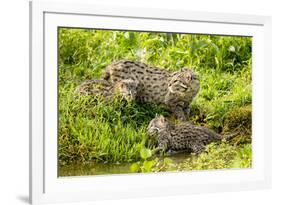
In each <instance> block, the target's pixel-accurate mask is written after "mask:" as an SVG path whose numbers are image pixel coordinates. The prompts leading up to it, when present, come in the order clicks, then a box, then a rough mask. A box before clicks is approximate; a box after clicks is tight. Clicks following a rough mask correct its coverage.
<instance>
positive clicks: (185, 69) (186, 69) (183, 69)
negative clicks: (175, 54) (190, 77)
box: [181, 68, 189, 72]
mask: <svg viewBox="0 0 281 205" xmlns="http://www.w3.org/2000/svg"><path fill="white" fill-rule="evenodd" d="M181 71H182V72H186V71H189V69H188V68H181Z"/></svg>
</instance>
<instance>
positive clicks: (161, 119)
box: [159, 115, 166, 123]
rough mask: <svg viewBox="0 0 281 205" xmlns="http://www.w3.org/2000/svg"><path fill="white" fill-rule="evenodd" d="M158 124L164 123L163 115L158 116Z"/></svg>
mask: <svg viewBox="0 0 281 205" xmlns="http://www.w3.org/2000/svg"><path fill="white" fill-rule="evenodd" d="M159 119H160V122H162V123H164V122H165V121H166V119H165V117H164V116H163V115H160V116H159Z"/></svg>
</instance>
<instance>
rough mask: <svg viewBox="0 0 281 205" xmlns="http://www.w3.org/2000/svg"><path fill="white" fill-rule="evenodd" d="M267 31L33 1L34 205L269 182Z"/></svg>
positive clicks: (175, 14) (212, 18)
mask: <svg viewBox="0 0 281 205" xmlns="http://www.w3.org/2000/svg"><path fill="white" fill-rule="evenodd" d="M270 32H271V19H270V17H265V16H254V15H237V14H217V13H208V12H189V11H174V10H161V9H150V8H147V9H144V8H143V9H140V8H122V7H106V6H97V5H91V4H81V3H61V2H55V3H54V2H48V1H36V2H30V201H31V203H32V204H42V203H49V202H68V201H69V202H70V201H84V200H101V199H118V198H126V197H145V196H162V195H177V194H190V193H206V192H217V191H239V190H249V189H258V188H268V187H270V184H271V154H270V153H271V60H270V58H271V53H270V52H271V33H270ZM70 196H71V197H70Z"/></svg>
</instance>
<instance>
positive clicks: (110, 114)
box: [59, 29, 252, 170]
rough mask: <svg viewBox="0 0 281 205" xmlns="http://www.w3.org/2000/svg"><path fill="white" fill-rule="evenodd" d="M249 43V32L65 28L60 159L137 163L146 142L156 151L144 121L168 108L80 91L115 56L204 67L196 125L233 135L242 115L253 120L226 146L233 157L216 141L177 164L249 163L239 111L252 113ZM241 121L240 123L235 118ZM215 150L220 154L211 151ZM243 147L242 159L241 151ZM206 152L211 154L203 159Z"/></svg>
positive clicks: (168, 66)
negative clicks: (79, 94) (212, 146)
mask: <svg viewBox="0 0 281 205" xmlns="http://www.w3.org/2000/svg"><path fill="white" fill-rule="evenodd" d="M251 46H252V40H251V38H250V37H226V36H224V37H222V36H208V35H189V34H185V35H178V34H166V33H135V32H118V31H101V30H100V31H97V30H83V29H60V30H59V163H60V165H65V164H71V163H76V162H79V163H81V162H82V163H87V162H91V161H94V162H107V163H122V162H132V163H133V162H136V161H139V160H141V157H140V152H141V150H142V149H143V148H144V147H145V148H149V149H153V147H154V143H153V142H152V141H150V140H149V138H148V136H147V135H146V127H147V125H148V123H149V121H150V120H151V119H152V118H154V116H155V114H156V113H158V114H164V115H166V116H169V115H168V112H167V111H166V110H165V108H162V107H161V106H157V105H148V104H137V103H127V102H120V101H118V100H117V99H116V100H114V101H113V102H110V103H109V102H104V101H102V100H101V99H92V98H89V97H77V96H74V90H75V88H76V87H77V86H78V85H79V84H80V83H82V82H83V81H84V80H86V79H92V78H99V77H100V76H101V74H102V72H103V70H104V69H105V67H106V66H107V65H108V64H110V63H111V62H112V61H115V60H119V59H131V60H137V61H142V62H145V63H147V64H150V65H155V66H158V67H162V68H164V69H168V70H171V71H175V70H178V69H180V68H182V67H191V68H192V69H193V70H194V71H195V72H196V73H198V76H199V78H200V82H201V88H200V91H199V94H198V96H197V97H196V99H195V100H194V102H193V103H192V107H191V120H192V121H193V122H194V123H196V124H201V125H204V126H208V127H210V128H212V129H214V130H216V131H217V132H220V133H221V132H223V133H228V132H232V131H233V130H235V129H240V128H239V126H241V125H240V124H239V121H240V119H242V118H243V119H244V118H245V116H246V118H247V116H248V118H249V119H248V121H247V119H246V120H244V122H245V123H244V124H245V125H244V124H243V129H244V130H245V131H243V133H242V136H240V138H241V139H243V140H240V141H239V140H238V141H235V142H231V143H227V144H226V145H225V146H227V147H228V148H227V150H228V151H229V150H230V151H229V152H228V154H227V156H229V155H230V156H231V157H225V155H223V154H222V152H223V151H225V150H224V147H223V146H220V145H216V148H215V149H210V150H209V152H207V153H204V154H202V156H199V158H198V157H194V158H192V159H189V160H192V162H190V161H187V162H186V164H185V165H182V166H181V167H179V168H181V169H187V170H189V169H204V168H205V167H204V166H200V163H202V164H205V165H206V164H208V163H209V165H210V166H209V168H213V166H211V165H213V164H215V163H216V162H218V161H220V166H219V168H221V167H225V168H227V167H233V166H234V164H235V166H238V167H249V166H250V162H249V160H250V161H251V141H250V140H249V136H250V135H251V130H250V129H251V128H250V127H251V126H250V125H251V119H250V118H251V114H250V115H249V114H248V115H243V114H241V115H240V114H239V112H237V109H240V108H241V109H242V110H243V109H244V107H246V108H247V109H246V112H247V113H251V109H250V108H251V101H252V89H251V67H252V65H251ZM244 110H245V109H244ZM231 113H238V116H233V115H232V114H231ZM232 118H233V120H232ZM235 120H236V122H237V121H238V123H236V124H235V123H234V125H232V124H230V122H232V121H235ZM240 138H239V139H240ZM245 139H246V140H245ZM241 142H243V144H241ZM220 149H221V150H220ZM216 151H218V152H219V151H222V152H221V154H217V155H216V156H217V157H212V153H213V154H215V153H214V152H216ZM239 153H243V156H244V157H239V156H240V155H239ZM208 156H209V158H208ZM219 156H221V157H219ZM200 157H204V159H206V160H205V161H204V163H203V161H200V160H199V159H200ZM196 160H199V161H196ZM221 161H223V162H224V163H222V162H221ZM193 163H195V164H196V165H195V164H193ZM187 164H189V165H190V166H188V165H187ZM221 164H223V165H221ZM207 168H208V167H207Z"/></svg>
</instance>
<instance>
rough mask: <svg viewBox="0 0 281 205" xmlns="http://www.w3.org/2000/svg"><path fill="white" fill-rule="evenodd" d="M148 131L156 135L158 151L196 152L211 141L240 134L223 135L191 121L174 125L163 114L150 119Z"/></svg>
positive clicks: (227, 138) (151, 134)
mask: <svg viewBox="0 0 281 205" xmlns="http://www.w3.org/2000/svg"><path fill="white" fill-rule="evenodd" d="M147 133H148V135H150V136H155V137H156V140H157V144H158V146H157V148H156V152H166V151H167V152H171V153H173V152H179V151H185V152H188V153H196V154H198V153H201V152H202V151H204V149H205V146H206V145H207V144H209V143H211V142H215V141H220V140H222V139H226V140H229V139H231V138H233V137H234V136H237V135H238V134H237V133H234V134H230V135H228V136H222V135H219V134H217V133H215V132H214V131H212V130H210V129H208V128H206V127H202V126H196V125H193V124H192V123H190V122H183V123H181V124H178V125H174V124H172V123H171V122H170V121H168V120H167V119H166V118H165V117H163V116H162V115H160V116H157V117H156V118H154V119H152V120H151V121H150V123H149V125H148V128H147Z"/></svg>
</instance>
